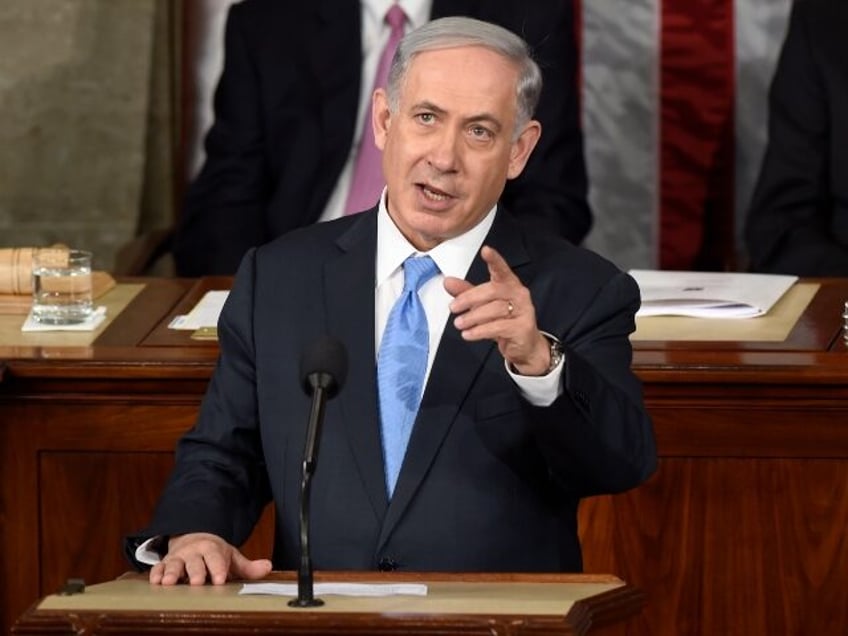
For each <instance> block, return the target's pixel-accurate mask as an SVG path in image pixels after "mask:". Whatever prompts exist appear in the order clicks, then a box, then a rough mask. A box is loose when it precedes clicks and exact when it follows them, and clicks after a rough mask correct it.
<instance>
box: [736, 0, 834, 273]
mask: <svg viewBox="0 0 848 636" xmlns="http://www.w3.org/2000/svg"><path fill="white" fill-rule="evenodd" d="M846 34H848V3H846V2H844V0H798V1H796V2H795V3H794V5H793V8H792V15H791V18H790V22H789V32H788V34H787V36H786V41H785V42H784V45H783V49H782V51H781V54H780V59H779V61H778V65H777V70H776V72H775V75H774V79H773V81H772V86H771V94H770V101H769V140H768V146H767V148H766V153H765V156H764V158H763V165H762V168H761V172H760V177H759V181H758V183H757V186H756V190H755V192H754V197H753V201H752V204H751V209H750V212H749V216H748V219H747V224H746V228H745V239H746V243H747V247H748V252H749V254H750V258H751V267H752V269H754V270H756V271H763V272H772V273H784V274H795V275H799V276H848V44H846V43H848V39H846Z"/></svg>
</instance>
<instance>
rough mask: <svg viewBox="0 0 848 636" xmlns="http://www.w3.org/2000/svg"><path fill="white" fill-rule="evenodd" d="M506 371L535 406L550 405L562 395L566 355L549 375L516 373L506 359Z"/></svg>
mask: <svg viewBox="0 0 848 636" xmlns="http://www.w3.org/2000/svg"><path fill="white" fill-rule="evenodd" d="M504 366H505V367H506V372H507V373H508V374H509V377H511V378H512V381H513V382H515V385H516V386H517V387H518V389H519V390H520V391H521V396H522V397H523V398H524V399H525V400H527V401H528V402H530V404H532V405H533V406H550V405H551V404H553V403H554V402H555V401H556V399H557V398H558V397H559V396H560V395H562V382H561V381H560V380H561V379H562V371H563V369H565V356H563V357H562V359H561V360H560V361H559V364H558V365H556V366H555V367H554V368H553V369H552V370H551V372H550V373H548V374H547V375H538V376H535V375H521V374H520V373H515V372H514V371H513V370H512V369H511V368H510V365H509V363H508V362H507V361H506V360H504Z"/></svg>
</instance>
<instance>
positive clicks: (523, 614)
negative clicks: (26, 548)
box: [12, 572, 644, 636]
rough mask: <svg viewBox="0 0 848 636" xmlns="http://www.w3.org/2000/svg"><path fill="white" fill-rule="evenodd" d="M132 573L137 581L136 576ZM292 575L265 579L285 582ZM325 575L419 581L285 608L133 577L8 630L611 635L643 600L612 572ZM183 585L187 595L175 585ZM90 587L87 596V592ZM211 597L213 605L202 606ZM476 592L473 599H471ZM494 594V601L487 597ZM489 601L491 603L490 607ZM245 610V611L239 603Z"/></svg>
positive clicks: (324, 575) (232, 588) (45, 606)
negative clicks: (402, 590)
mask: <svg viewBox="0 0 848 636" xmlns="http://www.w3.org/2000/svg"><path fill="white" fill-rule="evenodd" d="M140 578H141V580H139V579H140ZM294 580H295V576H294V574H293V573H282V572H275V573H272V574H271V575H270V576H269V577H268V578H267V579H265V581H268V582H280V581H284V582H293V581H294ZM328 581H345V582H367V583H377V584H387V583H408V582H415V583H424V584H426V585H427V586H428V593H427V596H426V597H418V598H416V597H393V598H387V599H379V598H378V599H373V598H370V599H369V598H358V599H350V598H345V597H340V596H325V597H323V598H324V600H325V605H324V606H323V607H322V608H320V609H292V608H288V607H287V606H286V600H285V599H283V598H280V597H255V596H254V597H238V598H236V600H232V599H234V597H236V595H237V592H238V589H239V588H240V587H241V584H240V583H230V584H227V585H226V586H224V587H223V588H213V587H211V586H204V587H203V588H195V589H192V590H184V589H176V588H170V589H163V588H151V587H150V586H149V585H148V584H147V582H146V580H144V579H143V577H140V575H129V577H121V579H120V580H118V581H114V582H112V583H108V584H105V585H101V586H97V587H98V588H99V589H95V590H91V591H89V593H88V597H87V596H86V594H78V595H75V596H70V597H57V596H54V597H49V598H46V599H44V601H43V603H42V607H39V606H33V607H32V608H30V610H29V611H27V612H26V613H25V614H24V615H23V616H22V617H21V618H20V620H19V621H18V622H17V624H16V625H15V627H14V629H13V630H12V633H14V634H28V635H36V634H56V633H63V632H64V633H79V631H80V628H84V629H85V630H86V631H85V633H87V634H96V633H105V632H108V633H109V634H127V635H135V634H138V633H145V634H184V633H186V631H187V629H188V628H189V627H190V628H191V630H192V631H194V632H195V633H203V634H244V633H247V632H248V631H249V632H250V633H274V634H279V633H285V634H304V635H306V634H310V635H313V636H315V635H318V634H327V635H328V636H329V635H333V636H335V635H337V634H369V635H371V634H434V635H436V634H439V635H443V634H489V635H501V634H502V635H504V636H506V635H510V636H519V635H522V634H534V635H538V636H542V635H545V634H550V635H551V636H560V635H561V636H566V635H569V636H570V635H575V636H576V635H581V634H614V633H620V629H621V626H623V624H624V622H625V621H626V620H627V619H629V618H630V617H632V616H634V615H636V614H638V612H639V610H640V609H641V608H642V607H643V605H644V594H643V593H641V592H640V591H638V590H636V589H634V588H633V587H631V586H630V585H627V584H625V583H624V582H622V581H621V580H620V579H618V578H616V577H613V576H604V575H550V574H548V575H546V574H541V575H531V574H524V575H521V574H487V575H480V574H477V575H475V574H468V575H465V574H461V575H460V574H433V573H428V574H420V573H403V574H402V573H394V572H393V573H382V572H369V573H356V572H343V573H328V572H320V573H318V574H317V575H316V584H319V583H322V582H328ZM185 592H190V593H185ZM92 594H93V595H94V597H93V598H91V596H92ZM210 597H211V598H212V599H214V600H213V605H214V607H215V609H214V610H212V611H210V610H209V609H203V608H206V607H208V606H210V602H209V599H210ZM475 600H476V601H475ZM495 600H497V603H495V602H494V601H495ZM495 606H496V607H495ZM247 608H251V609H247Z"/></svg>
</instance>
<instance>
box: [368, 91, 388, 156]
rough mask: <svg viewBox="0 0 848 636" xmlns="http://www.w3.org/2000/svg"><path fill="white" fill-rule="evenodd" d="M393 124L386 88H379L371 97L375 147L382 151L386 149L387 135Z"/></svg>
mask: <svg viewBox="0 0 848 636" xmlns="http://www.w3.org/2000/svg"><path fill="white" fill-rule="evenodd" d="M391 123H392V113H391V110H389V96H388V95H387V94H386V90H385V89H384V88H378V89H377V90H376V91H374V94H373V95H372V96H371V126H372V127H373V128H374V145H375V146H377V148H379V149H380V150H384V149H385V147H386V135H387V134H388V132H389V128H390V127H391Z"/></svg>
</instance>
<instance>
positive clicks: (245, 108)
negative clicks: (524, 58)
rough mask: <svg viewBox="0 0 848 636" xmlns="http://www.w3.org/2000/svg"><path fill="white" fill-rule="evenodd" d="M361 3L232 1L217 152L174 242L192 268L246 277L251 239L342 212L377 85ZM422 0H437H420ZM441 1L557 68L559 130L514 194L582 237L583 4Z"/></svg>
mask: <svg viewBox="0 0 848 636" xmlns="http://www.w3.org/2000/svg"><path fill="white" fill-rule="evenodd" d="M360 4H361V3H360V2H354V1H350V0H348V1H345V2H340V1H338V0H334V1H327V0H318V1H315V2H280V1H279V0H245V1H244V2H241V3H238V4H236V5H234V6H233V7H232V8H231V10H230V14H229V17H228V20H227V26H226V39H225V47H224V51H225V61H224V69H223V74H222V76H221V79H220V81H219V84H218V88H217V92H216V95H215V111H216V112H215V121H214V124H213V126H212V128H211V130H210V132H209V134H208V136H207V138H206V146H205V147H206V154H207V158H206V162H205V164H204V166H203V169H202V171H201V172H200V174H199V175H198V177H197V178H196V179H195V181H194V182H193V183H192V184H191V186H190V188H189V190H188V192H187V196H186V198H185V205H184V209H183V213H182V216H181V219H180V221H179V223H178V228H177V232H176V234H175V237H174V242H173V254H174V259H175V263H176V267H177V273H178V274H179V275H183V276H200V275H206V274H232V273H233V272H234V271H235V269H236V267H237V265H238V263H239V261H240V260H241V258H242V256H244V253H245V252H246V251H247V249H248V248H249V247H252V246H256V245H261V244H262V243H265V242H267V241H269V240H271V239H273V238H274V237H277V236H280V235H282V234H284V233H285V232H287V231H290V230H292V229H295V228H298V227H303V226H306V225H310V224H312V223H315V222H317V221H319V220H326V219H327V218H328V217H327V214H328V212H329V213H330V216H331V217H332V216H333V215H332V212H333V210H331V209H328V207H332V205H331V204H332V201H335V200H337V199H338V198H339V197H338V195H337V193H336V192H335V190H336V189H337V188H345V186H346V184H345V183H340V176H341V175H342V174H343V171H344V170H345V166H346V163H347V162H348V161H349V157H350V154H351V147H352V145H353V144H354V143H355V140H356V137H355V133H356V130H357V123H358V122H360V120H361V118H360V117H359V115H358V112H359V110H360V109H359V104H360V97H361V95H362V93H361V92H360V91H361V89H362V85H363V83H365V84H369V86H370V83H369V82H368V81H367V80H366V81H365V82H363V81H362V79H361V77H362V73H363V56H362V50H363V44H362V40H361V31H362V23H363V14H362V10H361V9H360ZM366 4H367V3H366ZM378 4H379V3H378ZM415 4H419V5H422V6H426V5H427V4H428V3H427V2H420V1H419V2H417V3H416V2H412V3H410V2H407V3H406V5H415ZM429 4H431V8H430V16H431V17H432V18H439V17H443V16H446V15H467V16H471V17H476V18H479V19H482V20H485V21H488V22H493V23H495V24H500V25H501V26H504V27H506V28H508V29H510V30H512V31H513V32H515V33H517V34H519V35H520V36H522V37H523V38H524V39H525V40H527V41H528V42H529V44H530V45H531V47H533V50H534V56H535V57H536V58H537V59H538V60H539V62H540V66H541V68H542V73H543V76H544V78H545V93H544V96H543V98H542V100H541V102H540V104H539V108H538V110H537V113H536V116H537V118H538V119H539V120H540V121H541V122H542V125H543V126H544V127H545V136H544V139H543V141H542V142H541V143H540V145H539V148H538V149H537V150H536V152H535V153H534V157H533V159H532V161H531V163H530V165H529V166H528V168H527V170H526V171H525V174H524V175H523V176H522V177H521V178H520V179H517V180H515V181H514V182H511V183H510V185H509V187H508V188H507V190H506V192H505V193H504V198H503V200H504V202H505V203H506V204H507V205H509V206H510V208H511V209H512V210H513V212H514V213H515V214H516V216H518V217H519V218H520V219H521V220H522V222H523V223H526V224H528V225H532V226H535V227H538V228H541V229H543V230H545V231H549V232H552V233H554V234H557V235H560V236H564V237H565V238H568V239H569V240H571V241H572V242H574V243H579V242H580V241H581V240H582V239H583V237H584V236H585V235H586V234H587V232H588V231H589V228H590V226H591V222H592V218H591V213H590V211H589V206H588V204H587V201H586V191H587V180H586V169H585V165H584V159H583V142H582V133H581V130H580V122H579V112H578V100H577V89H576V87H577V82H576V59H577V55H576V50H575V46H574V24H573V16H572V7H571V3H570V2H564V1H562V0H535V1H534V2H525V1H524V0H501V1H499V2H491V1H489V0H432V2H431V3H429ZM365 90H366V92H370V91H369V90H368V89H367V87H366V89H365ZM368 134H370V131H363V132H362V135H363V136H364V135H368ZM334 197H335V198H334ZM342 198H343V197H342ZM328 204H329V205H328Z"/></svg>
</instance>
